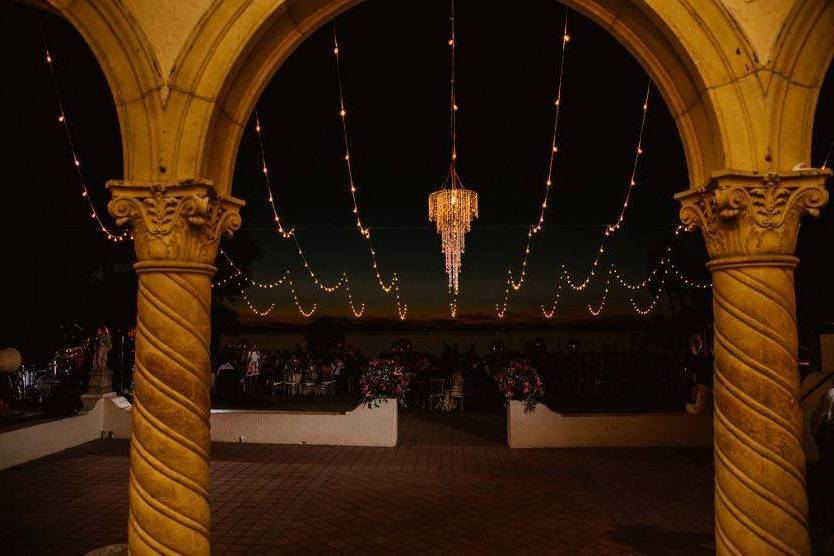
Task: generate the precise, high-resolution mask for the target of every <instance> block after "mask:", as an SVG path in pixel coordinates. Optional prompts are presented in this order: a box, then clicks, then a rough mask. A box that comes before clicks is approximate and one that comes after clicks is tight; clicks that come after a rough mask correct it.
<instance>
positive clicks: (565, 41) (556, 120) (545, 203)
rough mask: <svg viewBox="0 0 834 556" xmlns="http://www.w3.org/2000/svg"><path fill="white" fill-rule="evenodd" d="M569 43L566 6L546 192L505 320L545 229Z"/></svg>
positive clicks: (509, 285) (511, 282)
mask: <svg viewBox="0 0 834 556" xmlns="http://www.w3.org/2000/svg"><path fill="white" fill-rule="evenodd" d="M568 42H570V34H568V8H567V6H565V22H564V27H563V28H562V42H561V51H560V55H559V75H558V78H557V79H556V95H555V96H556V98H555V100H554V101H553V105H554V106H555V110H554V115H553V133H552V135H551V138H550V150H549V156H548V161H547V177H546V178H545V182H544V192H543V194H542V200H541V202H540V204H539V206H540V209H539V217H538V219H537V221H536V223H535V224H533V225H531V226H530V227H529V228H528V229H527V240H526V243H525V245H524V250H523V251H522V255H521V270H520V271H519V277H518V280H517V281H516V280H515V279H514V278H513V272H512V269H508V270H507V280H506V284H505V287H504V299H503V301H502V302H501V304H500V305H496V311H497V313H498V318H504V314H505V313H506V312H507V306H508V305H509V301H510V295H511V294H512V292H517V291H519V290H520V289H521V288H522V287H523V286H524V281H525V279H526V278H527V269H528V262H529V260H530V253H531V252H532V249H533V239H534V238H535V237H536V236H537V235H538V234H539V233H540V232H541V231H542V228H543V227H544V220H545V216H546V215H547V206H548V201H549V199H550V192H551V191H552V190H553V163H554V161H555V159H556V154H557V153H558V152H559V145H558V140H559V114H560V113H561V109H562V84H563V82H564V76H565V52H566V51H567V45H568ZM554 310H555V309H554Z"/></svg>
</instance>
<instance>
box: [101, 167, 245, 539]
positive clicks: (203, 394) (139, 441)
mask: <svg viewBox="0 0 834 556" xmlns="http://www.w3.org/2000/svg"><path fill="white" fill-rule="evenodd" d="M107 186H108V188H109V189H110V190H111V192H112V194H113V200H112V201H110V204H109V206H108V208H109V210H110V213H111V214H112V215H113V216H114V217H115V218H116V219H117V222H118V223H119V224H120V225H121V224H124V223H128V224H130V225H131V227H132V229H133V236H134V238H133V239H134V245H135V249H136V258H137V259H138V261H139V262H137V263H136V265H135V269H136V272H137V273H138V274H139V294H138V301H137V323H136V370H135V376H134V381H135V385H136V390H135V392H134V398H133V419H132V421H133V424H132V427H133V430H132V436H131V441H130V482H129V497H130V514H129V517H128V547H129V550H130V552H131V553H134V554H152V553H153V554H157V553H164V554H170V553H177V554H208V553H209V524H210V510H209V495H208V488H209V474H210V473H209V448H210V436H209V432H210V431H209V417H210V409H211V400H210V397H209V384H210V368H209V366H210V362H209V339H210V338H209V336H210V308H211V278H212V276H213V275H214V272H215V270H216V269H215V267H214V266H212V265H211V263H212V262H214V258H215V256H216V254H217V248H218V243H219V241H220V238H221V236H222V235H223V234H228V233H231V232H232V231H233V230H235V229H237V228H238V227H240V216H239V214H238V210H239V208H240V206H241V205H242V203H241V202H240V201H237V200H234V199H230V198H225V197H222V196H219V195H217V194H215V192H214V189H213V187H212V185H211V184H210V183H208V182H202V181H196V180H191V181H181V182H167V183H155V184H146V183H131V182H122V181H111V182H109V183H108V184H107Z"/></svg>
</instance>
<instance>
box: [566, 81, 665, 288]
mask: <svg viewBox="0 0 834 556" xmlns="http://www.w3.org/2000/svg"><path fill="white" fill-rule="evenodd" d="M651 89H652V82H651V79H650V80H649V83H648V85H646V95H645V97H644V98H643V112H642V116H641V118H640V130H639V132H638V133H637V148H636V149H635V153H634V162H633V164H632V166H631V175H630V178H629V181H628V187H627V188H626V193H625V198H624V199H623V205H622V207H621V208H620V213H619V215H618V216H617V219H616V220H615V221H614V222H613V223H612V224H609V225H608V226H606V228H605V232H604V233H603V235H602V238H601V240H600V243H599V248H598V249H597V252H596V256H595V257H594V261H593V263H592V264H591V268H590V271H589V272H588V274H587V276H586V277H585V278H584V279H583V280H582V281H576V280H574V279H573V278H572V276H571V275H570V273H569V272H567V267H566V266H565V265H562V271H563V273H565V277H566V278H567V284H568V286H570V287H571V288H572V289H574V290H576V291H581V290H583V289H585V288H586V287H587V286H588V284H589V283H590V281H591V280H592V279H593V278H594V275H595V274H596V272H597V267H598V266H599V263H600V261H601V259H602V257H603V255H604V254H605V246H606V244H607V242H608V239H609V238H610V237H611V236H613V235H614V234H616V233H617V232H618V231H619V230H620V228H622V226H623V223H624V222H625V216H626V211H627V210H628V205H629V202H630V201H631V194H632V193H633V191H634V188H635V187H637V168H638V166H639V163H640V157H641V156H642V155H643V134H644V132H645V130H646V115H647V114H648V110H649V94H650V93H651Z"/></svg>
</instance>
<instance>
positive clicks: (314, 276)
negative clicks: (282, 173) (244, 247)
mask: <svg viewBox="0 0 834 556" xmlns="http://www.w3.org/2000/svg"><path fill="white" fill-rule="evenodd" d="M255 136H256V137H257V139H258V148H259V151H260V155H261V173H262V174H263V177H264V187H265V189H266V200H267V204H268V205H269V207H270V209H271V211H272V220H273V223H274V224H275V228H274V230H275V233H277V234H278V236H279V237H281V238H283V239H286V240H292V241H293V244H294V245H295V249H296V252H297V253H298V256H299V258H300V259H301V263H302V265H303V266H304V270H305V271H306V272H307V275H308V276H309V277H310V280H311V281H312V282H313V284H315V285H316V286H317V287H318V288H319V289H320V290H321V291H323V292H324V293H326V294H332V293H335V292H336V291H338V290H339V289H340V288H342V287H344V288H345V290H346V291H347V297H348V303H349V305H350V310H351V313H353V316H354V317H356V318H360V317H361V316H362V315H363V314H364V312H365V304H364V303H362V305H361V307H362V308H361V309H359V310H356V307H355V306H354V304H353V297H352V295H351V293H350V276H349V275H348V273H347V272H345V271H342V273H341V274H340V275H339V279H338V280H337V281H336V282H334V283H333V284H327V283H325V282H324V281H323V280H322V279H321V278H319V275H318V273H317V272H316V271H315V270H313V266H312V265H311V264H310V260H309V258H308V257H307V254H306V252H305V251H304V248H303V247H302V245H301V241H300V240H299V239H298V234H296V231H295V228H286V227H285V226H284V224H283V222H282V221H281V215H280V213H279V212H278V206H277V203H276V200H275V190H274V188H273V187H272V178H271V172H270V170H269V165H268V164H267V159H266V148H265V147H264V138H263V125H262V124H261V119H260V116H259V114H258V109H257V108H256V109H255Z"/></svg>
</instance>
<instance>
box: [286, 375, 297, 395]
mask: <svg viewBox="0 0 834 556" xmlns="http://www.w3.org/2000/svg"><path fill="white" fill-rule="evenodd" d="M300 385H301V373H288V374H287V378H286V379H285V380H284V388H285V389H286V392H287V394H288V395H289V396H295V395H296V394H298V390H299V386H300Z"/></svg>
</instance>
